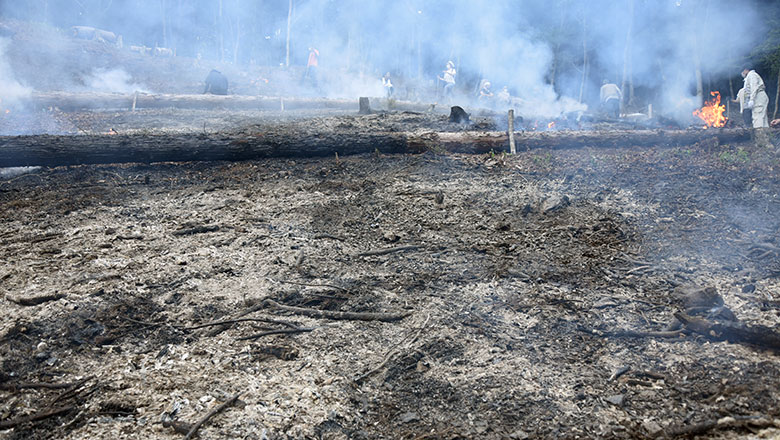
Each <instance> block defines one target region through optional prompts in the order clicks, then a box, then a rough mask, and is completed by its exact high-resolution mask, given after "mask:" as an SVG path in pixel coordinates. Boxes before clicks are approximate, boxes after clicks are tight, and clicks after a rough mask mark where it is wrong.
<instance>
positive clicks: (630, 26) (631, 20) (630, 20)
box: [620, 0, 634, 114]
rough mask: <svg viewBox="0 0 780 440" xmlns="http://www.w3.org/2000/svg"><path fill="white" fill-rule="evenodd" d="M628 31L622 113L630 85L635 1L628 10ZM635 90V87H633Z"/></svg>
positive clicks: (622, 112)
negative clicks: (627, 88)
mask: <svg viewBox="0 0 780 440" xmlns="http://www.w3.org/2000/svg"><path fill="white" fill-rule="evenodd" d="M628 11H629V12H628V30H627V31H626V46H625V49H624V51H623V81H622V83H621V84H620V91H621V92H623V98H622V99H621V100H620V113H621V114H624V113H625V112H626V97H627V96H629V94H628V93H626V85H628V75H629V64H630V63H631V34H632V33H633V31H634V0H631V2H630V3H629V9H628ZM632 88H633V87H632Z"/></svg>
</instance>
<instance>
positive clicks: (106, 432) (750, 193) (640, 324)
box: [0, 112, 780, 440]
mask: <svg viewBox="0 0 780 440" xmlns="http://www.w3.org/2000/svg"><path fill="white" fill-rule="evenodd" d="M142 114H143V113H142ZM162 114H163V112H157V113H155V116H154V117H156V118H160V117H161V116H160V115H162ZM128 115H132V114H131V113H126V114H123V115H120V116H116V117H114V116H111V115H107V114H102V115H101V114H92V115H91V116H90V117H91V118H92V119H91V120H92V121H97V122H94V124H95V125H94V126H95V127H96V128H95V130H96V131H103V130H106V129H108V128H115V129H116V130H117V131H121V130H122V129H127V130H132V129H134V127H136V125H133V124H131V123H128V125H127V126H126V127H124V128H123V127H122V126H121V125H119V123H118V122H117V121H119V120H122V119H121V118H124V117H130V116H128ZM72 116H73V118H71V120H75V119H76V118H77V116H78V115H72ZM174 116H175V115H174ZM179 116H182V114H179ZM234 117H235V118H236V120H233V121H229V122H230V123H231V124H235V123H237V121H238V119H240V120H241V121H240V122H241V123H243V124H248V125H252V124H254V123H255V122H253V121H252V120H251V119H252V118H250V117H246V116H244V115H237V116H234ZM409 117H411V116H409V115H404V114H398V115H394V116H392V115H391V116H388V117H385V119H387V121H385V122H384V123H385V124H390V125H389V126H385V129H391V128H392V124H394V123H399V124H402V123H403V121H402V119H403V118H409ZM414 117H415V118H422V117H421V116H414ZM436 118H438V116H430V117H429V119H430V120H429V121H428V122H419V121H418V122H419V124H421V125H424V126H425V127H426V128H431V127H430V125H431V124H433V126H434V127H435V126H437V125H436V124H439V123H440V121H438V119H436ZM141 119H142V120H140V122H141V123H142V124H146V122H148V121H146V120H144V119H143V117H142V118H141ZM173 119H177V118H176V117H173ZM179 119H180V120H182V121H187V122H181V124H182V126H185V127H184V128H187V129H191V128H192V126H193V125H198V124H200V122H201V121H196V120H195V119H193V118H191V117H189V116H186V115H185V117H181V118H179ZM422 119H425V118H422ZM106 121H107V122H106ZM334 121H335V122H334ZM131 122H139V121H138V120H136V121H131ZM258 123H260V122H258ZM303 123H306V122H303ZM308 123H310V124H333V123H343V124H350V123H351V124H352V125H353V126H352V128H360V127H363V128H371V129H380V128H381V127H382V124H383V121H382V117H381V116H380V115H373V116H369V117H364V118H355V117H346V116H339V117H336V118H321V119H316V120H313V121H310V122H308ZM406 123H408V124H411V122H410V121H406ZM441 123H442V124H444V122H441ZM174 125H175V124H173V123H172V122H170V121H165V120H163V121H161V126H162V127H168V128H166V129H170V127H172V126H174ZM215 125H216V124H215ZM412 125H414V124H412ZM138 126H141V125H138ZM364 126H365V127H364ZM388 127H390V128H388ZM779 193H780V161H779V160H778V159H777V156H775V155H774V153H770V152H767V151H765V150H758V149H756V148H754V147H753V146H751V145H747V144H746V145H720V146H718V145H715V146H712V145H710V146H703V145H696V146H691V147H684V148H649V149H634V148H626V149H595V148H594V149H590V148H585V149H577V150H558V151H544V150H535V151H531V152H521V153H519V154H517V155H515V156H508V155H503V154H489V155H480V156H476V155H455V154H433V153H426V154H422V155H408V156H386V155H381V154H374V155H366V156H353V157H332V158H326V159H296V160H294V161H293V160H287V159H274V160H262V161H251V162H237V163H160V164H152V165H139V164H125V165H99V166H73V167H66V168H65V167H63V168H44V169H40V170H38V171H37V172H34V173H29V174H23V175H17V176H6V177H3V178H2V180H0V212H1V213H2V214H0V242H2V248H1V250H0V252H1V253H2V261H3V265H2V266H1V267H0V289H2V291H3V294H4V295H5V299H3V306H4V307H5V309H6V313H4V314H3V318H2V320H0V342H2V344H0V353H1V354H2V376H1V377H0V388H2V389H1V390H0V402H2V403H0V420H2V421H5V422H0V423H7V422H9V421H19V420H20V418H21V417H24V416H27V415H34V414H41V413H42V412H43V411H47V410H52V409H61V410H62V412H61V413H60V414H58V415H56V416H51V417H47V418H44V419H42V420H38V421H30V422H24V423H18V424H16V425H15V427H13V429H7V430H4V431H0V437H3V438H8V439H33V438H62V439H87V438H161V439H172V440H175V439H180V438H183V434H182V433H179V432H176V431H175V430H174V428H173V427H171V426H170V421H171V420H175V421H177V422H182V423H190V424H191V423H195V422H196V421H198V420H199V419H201V418H202V417H203V416H204V415H206V413H207V412H208V411H209V410H210V409H212V408H214V407H216V405H218V404H219V403H221V402H224V401H226V400H227V399H228V398H229V397H230V396H233V395H235V394H236V393H240V395H239V398H238V401H237V402H236V403H235V404H233V405H231V406H229V407H227V408H226V409H225V410H224V411H222V412H221V413H219V414H217V415H215V416H214V417H212V418H210V419H209V420H208V421H206V423H205V424H204V425H203V426H202V428H200V430H199V435H200V437H201V438H225V439H227V438H244V439H263V438H268V439H287V438H294V439H297V438H323V439H339V438H350V439H353V438H354V439H377V438H386V439H396V438H405V439H423V438H425V439H465V438H486V439H492V438H495V439H499V438H500V439H504V438H511V439H522V438H577V437H579V438H643V437H654V436H659V435H663V434H664V433H667V434H669V435H672V434H674V433H679V432H680V428H684V427H692V426H696V425H697V424H700V423H702V422H710V421H717V420H719V419H722V420H726V422H724V424H723V428H718V427H717V426H716V427H710V428H708V429H705V430H703V431H701V432H702V434H701V435H702V436H703V437H707V438H742V437H745V436H747V435H752V436H754V437H755V438H772V437H773V436H777V435H779V434H780V431H778V430H777V429H773V428H767V423H765V421H766V420H769V421H770V422H771V421H772V420H776V419H777V418H780V409H778V406H777V402H778V398H779V397H780V396H779V394H780V392H778V390H779V389H780V358H778V356H777V353H775V352H772V351H769V350H766V349H764V348H761V347H756V346H750V345H746V344H737V343H730V342H716V341H712V340H709V339H707V338H705V337H703V336H701V335H696V334H693V333H681V334H678V335H676V336H675V337H671V338H670V337H661V336H657V337H656V336H648V335H640V336H636V335H635V336H630V335H629V334H628V333H625V332H624V333H620V332H623V331H635V332H648V331H663V330H665V329H667V327H668V326H669V324H670V323H671V322H672V321H673V313H674V312H677V311H680V310H685V307H686V304H685V301H686V299H685V298H686V296H685V295H686V292H689V291H692V290H696V289H701V288H706V287H711V288H714V289H715V292H717V294H718V295H719V296H720V297H721V298H722V299H723V301H724V305H725V306H726V307H727V308H728V309H729V310H730V311H731V312H733V314H734V315H735V316H736V319H738V320H739V321H741V322H743V323H745V324H749V325H753V326H755V325H764V326H768V327H775V328H776V327H777V321H778V315H780V308H779V307H780V282H779V281H778V276H780V250H778V249H780V243H778V241H777V240H778V239H777V237H778V236H779V235H780V234H779V232H780V218H778V213H779V212H780V198H778V194H779ZM44 295H49V296H51V295H57V296H62V298H60V299H57V300H53V301H47V302H44V303H41V304H37V305H29V306H25V305H20V304H19V302H24V300H25V299H27V300H29V299H31V298H40V297H41V296H44ZM269 299H270V300H273V301H275V303H278V304H281V305H285V306H296V307H302V308H305V309H307V310H324V311H342V312H361V313H369V314H371V313H403V314H408V316H406V317H404V318H403V319H401V320H398V321H391V322H382V321H363V320H331V319H325V318H315V317H308V316H304V315H301V314H299V313H292V312H290V311H288V310H283V309H281V308H279V307H276V306H275V305H274V304H275V303H271V302H268V301H267V300H269ZM369 316H370V315H369ZM231 319H233V320H237V319H239V321H237V322H234V323H231V324H229V325H224V326H223V325H209V326H205V327H201V328H194V327H196V326H199V325H202V324H209V323H214V322H217V321H224V320H231ZM283 330H288V331H290V332H288V333H281V334H279V333H277V334H266V335H263V336H258V335H259V334H263V333H266V332H276V331H283ZM247 337H254V338H253V339H242V338H247ZM42 384H47V385H49V387H48V388H47V387H44V386H43V385H42ZM52 384H64V385H62V388H56V387H53V386H52ZM724 417H731V418H733V419H734V421H735V422H734V423H732V422H730V420H731V419H723V418H724ZM163 420H165V422H166V423H165V425H164V424H163V423H161V422H162V421H163ZM775 424H776V422H775ZM735 425H739V426H737V427H735ZM0 426H2V425H0Z"/></svg>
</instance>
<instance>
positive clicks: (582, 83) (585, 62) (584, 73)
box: [579, 14, 590, 102]
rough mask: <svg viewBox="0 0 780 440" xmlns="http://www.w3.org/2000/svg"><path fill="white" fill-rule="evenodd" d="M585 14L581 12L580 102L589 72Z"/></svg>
mask: <svg viewBox="0 0 780 440" xmlns="http://www.w3.org/2000/svg"><path fill="white" fill-rule="evenodd" d="M587 17H588V16H587V14H582V80H581V81H580V98H579V102H582V101H583V99H584V98H585V84H586V83H587V82H588V74H589V73H590V72H589V71H590V60H589V59H588V18H587Z"/></svg>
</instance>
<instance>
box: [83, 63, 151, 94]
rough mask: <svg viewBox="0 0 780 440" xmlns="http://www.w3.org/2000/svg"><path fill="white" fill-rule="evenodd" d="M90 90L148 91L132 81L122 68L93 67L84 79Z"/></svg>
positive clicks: (113, 91) (116, 91) (112, 91)
mask: <svg viewBox="0 0 780 440" xmlns="http://www.w3.org/2000/svg"><path fill="white" fill-rule="evenodd" d="M85 83H86V85H87V87H88V88H89V89H90V90H91V91H95V92H105V93H126V94H129V93H134V92H142V93H148V91H147V90H146V87H145V86H143V85H141V84H138V83H134V82H132V78H131V76H130V74H129V73H127V72H126V71H124V70H122V69H95V70H93V71H92V73H91V75H90V76H89V77H87V78H86V79H85Z"/></svg>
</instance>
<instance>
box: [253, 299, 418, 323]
mask: <svg viewBox="0 0 780 440" xmlns="http://www.w3.org/2000/svg"><path fill="white" fill-rule="evenodd" d="M263 303H264V304H266V305H268V306H271V307H274V308H277V309H279V310H284V311H287V312H291V313H295V314H298V315H304V316H308V317H311V318H326V319H339V320H348V321H383V322H391V321H400V320H401V319H404V318H406V317H407V316H409V315H411V314H412V312H404V313H359V312H337V311H331V310H318V309H309V308H304V307H294V306H287V305H283V304H279V303H278V302H276V301H273V300H270V299H266V300H265V301H263Z"/></svg>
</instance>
